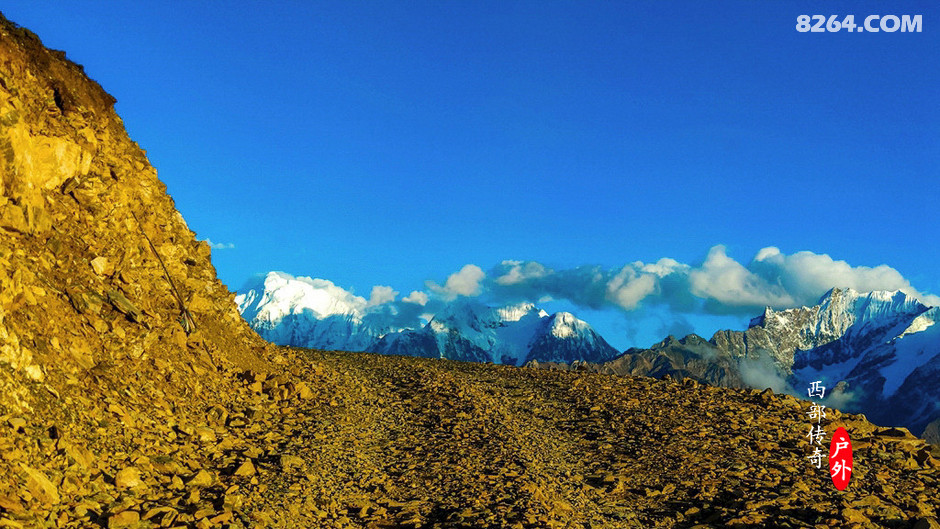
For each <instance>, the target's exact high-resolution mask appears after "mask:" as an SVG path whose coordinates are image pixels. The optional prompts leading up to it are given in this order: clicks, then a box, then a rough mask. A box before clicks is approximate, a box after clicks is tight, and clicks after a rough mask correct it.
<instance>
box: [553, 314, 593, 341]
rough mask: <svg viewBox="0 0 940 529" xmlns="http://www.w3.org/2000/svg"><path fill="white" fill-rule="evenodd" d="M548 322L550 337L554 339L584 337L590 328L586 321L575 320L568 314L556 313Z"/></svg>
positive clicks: (572, 315)
mask: <svg viewBox="0 0 940 529" xmlns="http://www.w3.org/2000/svg"><path fill="white" fill-rule="evenodd" d="M550 321H551V333H552V336H554V337H556V338H562V339H565V338H572V337H576V336H585V335H586V334H587V333H588V331H590V330H591V326H590V325H588V323H587V322H586V321H584V320H579V319H578V318H575V316H574V314H572V313H570V312H556V313H555V314H554V315H552V317H551V320H550Z"/></svg>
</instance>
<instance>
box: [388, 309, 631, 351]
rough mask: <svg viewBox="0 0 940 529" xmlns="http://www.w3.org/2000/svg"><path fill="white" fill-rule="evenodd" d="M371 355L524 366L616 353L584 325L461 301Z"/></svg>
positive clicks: (562, 316)
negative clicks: (531, 363) (535, 361)
mask: <svg viewBox="0 0 940 529" xmlns="http://www.w3.org/2000/svg"><path fill="white" fill-rule="evenodd" d="M370 351H373V352H378V353H383V354H411V355H418V356H425V357H435V358H448V359H452V360H465V361H486V362H494V363H498V364H509V365H523V364H525V363H526V362H528V361H530V360H538V361H559V360H564V359H568V361H572V360H587V361H593V362H599V361H604V360H607V359H609V358H611V357H613V356H615V355H616V354H617V351H616V350H615V349H613V347H611V346H610V345H608V344H607V342H606V341H604V340H603V338H600V336H598V335H597V333H596V332H594V329H593V328H592V327H591V326H590V325H588V323H587V322H584V321H582V320H579V319H578V318H576V317H575V316H574V315H573V314H571V313H569V312H559V313H556V314H554V315H549V314H548V313H547V312H545V311H544V310H541V309H539V308H537V307H535V306H534V305H533V304H531V303H526V304H520V305H510V306H505V307H498V308H491V307H487V306H485V305H482V304H480V303H475V302H471V301H462V302H458V303H455V304H453V305H452V306H450V307H448V308H447V309H446V310H445V311H443V312H442V313H441V314H438V315H437V316H435V317H434V318H433V319H432V320H431V321H430V322H429V323H428V324H427V325H426V326H425V327H424V328H422V329H419V330H406V331H402V332H399V333H390V334H389V335H387V336H385V337H383V338H382V339H381V340H380V341H379V342H378V343H377V344H376V345H375V346H374V347H373V348H371V349H370Z"/></svg>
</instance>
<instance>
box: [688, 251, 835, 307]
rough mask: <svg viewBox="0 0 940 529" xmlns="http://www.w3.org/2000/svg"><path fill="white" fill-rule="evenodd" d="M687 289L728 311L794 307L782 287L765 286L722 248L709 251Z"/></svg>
mask: <svg viewBox="0 0 940 529" xmlns="http://www.w3.org/2000/svg"><path fill="white" fill-rule="evenodd" d="M689 287H690V291H691V292H692V294H693V295H695V296H696V297H699V298H702V299H706V300H711V301H714V302H717V303H718V304H720V305H724V306H728V307H765V306H771V307H785V306H790V305H793V304H794V299H793V297H792V296H790V294H789V293H788V292H786V290H784V288H783V287H782V286H780V285H774V284H770V283H768V282H767V281H765V280H764V279H762V278H761V277H759V276H757V275H756V274H754V273H753V272H751V271H750V270H748V269H747V268H745V267H744V265H742V264H741V263H739V262H737V261H735V260H734V259H732V258H730V257H728V254H727V253H726V252H725V247H724V246H721V245H719V246H714V247H712V249H711V250H709V252H708V256H707V257H706V258H705V262H704V263H702V266H700V267H698V268H694V269H692V270H691V271H690V272H689ZM827 290H828V289H827Z"/></svg>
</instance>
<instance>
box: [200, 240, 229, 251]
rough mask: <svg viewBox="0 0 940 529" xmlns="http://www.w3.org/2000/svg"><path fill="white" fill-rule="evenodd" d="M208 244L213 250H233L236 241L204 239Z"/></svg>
mask: <svg viewBox="0 0 940 529" xmlns="http://www.w3.org/2000/svg"><path fill="white" fill-rule="evenodd" d="M204 240H205V241H206V244H208V245H209V248H212V249H213V250H231V249H232V248H234V247H235V244H234V243H231V242H212V239H204Z"/></svg>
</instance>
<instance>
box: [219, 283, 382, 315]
mask: <svg viewBox="0 0 940 529" xmlns="http://www.w3.org/2000/svg"><path fill="white" fill-rule="evenodd" d="M235 303H236V304H237V305H238V310H239V312H241V313H242V316H243V317H245V319H246V320H248V321H249V323H251V322H252V320H255V319H258V318H260V319H263V320H264V321H268V322H276V321H278V320H280V319H282V318H284V317H285V316H287V315H290V314H301V313H303V312H304V311H308V310H309V311H311V312H312V313H313V315H314V316H315V317H316V318H317V319H323V318H326V317H329V316H334V315H344V316H349V317H350V318H351V319H354V320H361V319H362V315H363V312H364V311H365V308H366V300H365V299H364V298H361V297H359V296H354V295H352V294H351V293H349V292H347V291H346V290H343V289H342V288H340V287H338V286H336V285H334V284H333V282H331V281H327V280H325V279H313V278H309V277H293V276H291V275H289V274H285V273H284V272H268V273H267V274H266V275H265V276H263V278H261V279H260V280H259V279H257V278H256V279H255V280H254V281H251V282H249V283H248V284H246V285H245V287H243V288H242V289H241V290H239V292H238V295H237V296H235Z"/></svg>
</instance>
